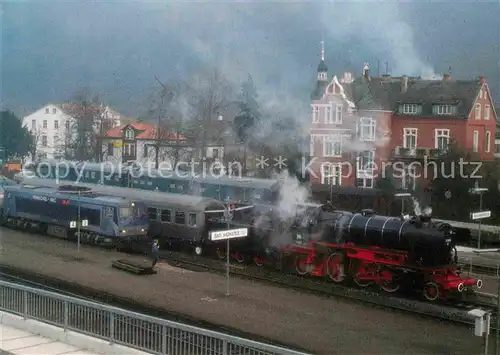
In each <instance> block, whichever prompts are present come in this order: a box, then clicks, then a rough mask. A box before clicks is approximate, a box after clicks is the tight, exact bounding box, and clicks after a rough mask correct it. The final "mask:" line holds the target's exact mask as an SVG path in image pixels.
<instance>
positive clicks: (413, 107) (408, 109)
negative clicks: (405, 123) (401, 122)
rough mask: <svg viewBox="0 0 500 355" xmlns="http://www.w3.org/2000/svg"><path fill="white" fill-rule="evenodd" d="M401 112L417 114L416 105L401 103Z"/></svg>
mask: <svg viewBox="0 0 500 355" xmlns="http://www.w3.org/2000/svg"><path fill="white" fill-rule="evenodd" d="M403 114H405V115H416V114H417V105H416V104H403Z"/></svg>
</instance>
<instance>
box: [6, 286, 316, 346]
mask: <svg viewBox="0 0 500 355" xmlns="http://www.w3.org/2000/svg"><path fill="white" fill-rule="evenodd" d="M0 310H2V311H5V312H9V313H13V314H17V315H19V316H22V317H24V318H25V319H34V320H37V321H41V322H44V323H48V324H52V325H55V326H58V327H61V328H63V329H64V330H65V331H68V330H69V331H75V332H79V333H83V334H86V335H90V336H92V337H95V338H100V339H104V340H107V341H109V342H110V343H111V344H120V345H124V346H128V347H131V348H135V349H138V350H141V351H145V352H150V353H153V354H165V355H167V354H168V355H170V354H176V355H195V354H200V355H232V354H248V355H254V354H255V355H268V354H269V355H271V354H272V355H308V354H305V353H301V352H298V351H294V350H290V349H286V348H282V347H278V346H274V345H269V344H264V343H260V342H256V341H252V340H248V339H243V338H240V337H235V336H231V335H227V334H223V333H219V332H216V331H211V330H207V329H202V328H198V327H194V326H190V325H186V324H181V323H177V322H172V321H168V320H164V319H160V318H156V317H151V316H147V315H143V314H139V313H135V312H130V311H126V310H124V309H120V308H117V307H112V306H108V305H105V304H99V303H95V302H91V301H87V300H83V299H78V298H75V297H70V296H65V295H60V294H57V293H54V292H49V291H45V290H41V289H35V288H32V287H27V286H23V285H18V284H14V283H11V282H7V281H1V280H0Z"/></svg>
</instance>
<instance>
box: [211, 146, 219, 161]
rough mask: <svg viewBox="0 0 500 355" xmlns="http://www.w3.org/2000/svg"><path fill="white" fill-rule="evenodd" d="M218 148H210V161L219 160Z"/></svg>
mask: <svg viewBox="0 0 500 355" xmlns="http://www.w3.org/2000/svg"><path fill="white" fill-rule="evenodd" d="M219 154H220V152H219V148H212V159H217V158H220V156H219Z"/></svg>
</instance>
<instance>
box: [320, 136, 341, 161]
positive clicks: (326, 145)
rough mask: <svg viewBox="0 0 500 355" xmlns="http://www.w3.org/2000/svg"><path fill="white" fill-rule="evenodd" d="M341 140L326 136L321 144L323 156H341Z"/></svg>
mask: <svg viewBox="0 0 500 355" xmlns="http://www.w3.org/2000/svg"><path fill="white" fill-rule="evenodd" d="M341 142H342V139H341V137H340V136H326V137H325V138H324V142H323V156H325V157H340V156H342V144H341Z"/></svg>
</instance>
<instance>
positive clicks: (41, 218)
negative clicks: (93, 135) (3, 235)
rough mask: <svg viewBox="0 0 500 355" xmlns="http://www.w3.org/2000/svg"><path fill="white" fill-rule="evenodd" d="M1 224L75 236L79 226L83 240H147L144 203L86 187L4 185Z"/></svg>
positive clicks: (105, 242)
mask: <svg viewBox="0 0 500 355" xmlns="http://www.w3.org/2000/svg"><path fill="white" fill-rule="evenodd" d="M4 190H5V192H4V194H5V196H4V206H3V207H4V208H3V215H4V223H5V224H6V225H7V226H11V227H16V228H21V229H26V230H30V231H35V232H39V233H47V234H48V235H52V236H55V237H59V238H68V239H75V238H77V237H78V235H77V233H78V229H77V228H76V227H75V226H72V225H71V222H78V215H79V216H80V221H83V220H87V221H88V225H86V226H83V225H82V226H81V228H80V238H81V240H82V242H84V243H92V244H93V243H95V244H99V245H110V246H117V247H128V246H130V245H131V243H136V242H140V241H142V240H145V239H146V235H147V228H148V220H147V215H146V210H145V206H144V205H143V204H142V203H141V202H138V201H134V200H131V199H128V198H121V197H114V196H109V195H105V194H99V193H93V192H89V191H88V190H85V189H72V188H69V187H68V188H62V189H57V188H52V187H47V186H34V185H14V186H5V187H4Z"/></svg>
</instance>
